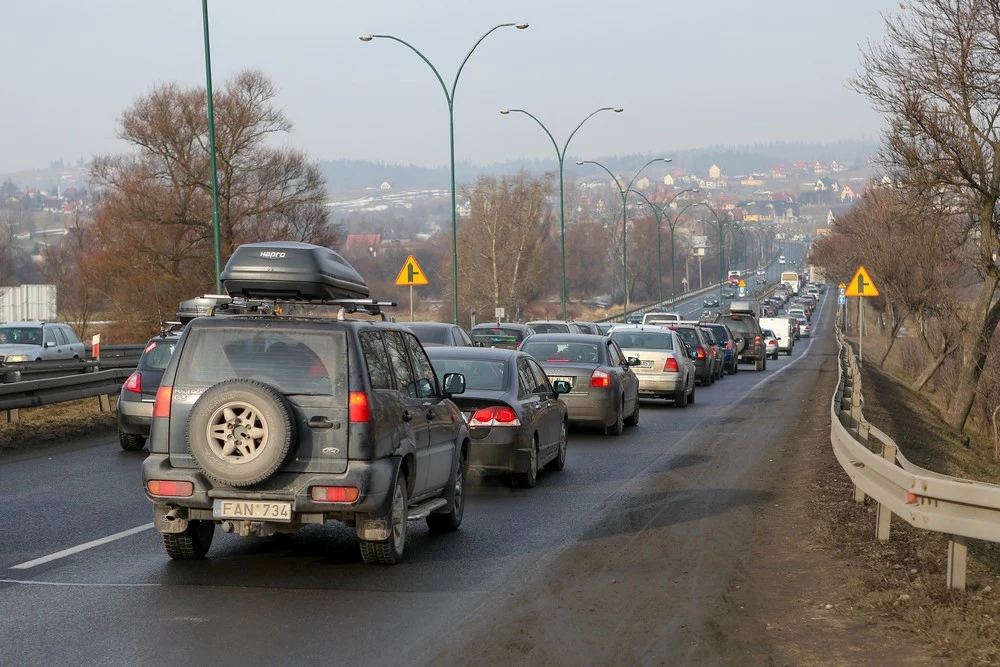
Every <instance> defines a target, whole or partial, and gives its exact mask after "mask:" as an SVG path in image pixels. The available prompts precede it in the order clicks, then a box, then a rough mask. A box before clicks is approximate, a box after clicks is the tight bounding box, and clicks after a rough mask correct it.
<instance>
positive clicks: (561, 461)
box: [545, 420, 569, 470]
mask: <svg viewBox="0 0 1000 667" xmlns="http://www.w3.org/2000/svg"><path fill="white" fill-rule="evenodd" d="M568 428H569V427H568V426H566V421H565V420H563V422H562V426H560V427H559V453H558V454H556V457H555V458H554V459H552V460H551V461H549V462H548V463H546V464H545V469H546V470H562V469H563V468H565V467H566V448H567V447H568V444H569V438H568V437H567V429H568Z"/></svg>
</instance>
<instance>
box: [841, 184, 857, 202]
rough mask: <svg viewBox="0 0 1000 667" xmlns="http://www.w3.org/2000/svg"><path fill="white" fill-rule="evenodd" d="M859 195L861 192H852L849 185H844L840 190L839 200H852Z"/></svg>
mask: <svg viewBox="0 0 1000 667" xmlns="http://www.w3.org/2000/svg"><path fill="white" fill-rule="evenodd" d="M860 196H861V194H860V193H856V192H854V190H853V189H852V188H851V186H850V185H845V186H844V187H843V189H841V191H840V201H842V202H845V201H854V200H855V199H857V198H858V197H860Z"/></svg>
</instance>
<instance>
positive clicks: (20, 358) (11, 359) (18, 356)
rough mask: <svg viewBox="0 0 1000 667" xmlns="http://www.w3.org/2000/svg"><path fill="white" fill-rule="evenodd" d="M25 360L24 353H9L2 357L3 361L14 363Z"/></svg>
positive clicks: (26, 356)
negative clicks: (4, 357)
mask: <svg viewBox="0 0 1000 667" xmlns="http://www.w3.org/2000/svg"><path fill="white" fill-rule="evenodd" d="M27 360H28V355H26V354H11V355H8V356H7V358H6V359H4V363H7V364H14V363H18V362H20V361H27Z"/></svg>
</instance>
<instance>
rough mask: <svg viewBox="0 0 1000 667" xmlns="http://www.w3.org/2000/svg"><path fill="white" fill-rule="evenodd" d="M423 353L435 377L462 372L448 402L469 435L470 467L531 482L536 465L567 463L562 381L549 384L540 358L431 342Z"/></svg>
mask: <svg viewBox="0 0 1000 667" xmlns="http://www.w3.org/2000/svg"><path fill="white" fill-rule="evenodd" d="M427 356H428V357H430V360H431V364H432V365H433V366H434V370H435V372H436V373H437V374H438V376H439V377H443V376H444V375H445V374H446V373H462V374H463V375H464V376H465V393H464V394H461V395H458V396H453V397H452V401H454V402H455V404H456V405H457V406H458V408H459V409H460V410H461V411H462V414H464V415H465V420H466V421H467V422H468V424H469V435H470V436H471V438H472V449H471V451H470V452H469V470H470V471H473V472H479V473H482V474H492V473H502V474H509V475H510V476H511V483H512V484H514V485H516V486H527V487H532V486H534V485H535V481H536V480H537V479H538V469H539V467H541V466H544V467H545V468H546V469H548V470H562V469H563V466H565V465H566V444H567V438H566V430H567V425H566V424H567V422H566V404H565V403H564V402H563V401H561V400H559V394H560V393H566V392H568V391H569V386H568V385H566V384H565V383H562V382H556V383H552V382H551V381H550V380H549V378H548V376H547V375H546V374H545V371H544V370H542V367H541V366H539V365H538V362H537V361H535V360H534V359H532V358H531V356H529V355H527V354H525V353H523V352H518V351H516V350H504V349H482V348H479V349H477V348H467V347H443V346H442V347H431V348H427Z"/></svg>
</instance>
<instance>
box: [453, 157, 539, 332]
mask: <svg viewBox="0 0 1000 667" xmlns="http://www.w3.org/2000/svg"><path fill="white" fill-rule="evenodd" d="M552 180H553V179H552V176H551V175H550V174H547V175H545V176H544V177H542V178H540V179H535V178H532V177H531V175H530V174H528V173H527V172H526V171H521V172H519V173H518V174H517V175H515V176H504V177H502V178H499V179H498V178H495V177H482V178H480V179H479V180H478V181H477V183H476V185H475V186H474V187H473V188H472V189H471V191H469V192H468V193H467V196H468V197H469V200H470V202H471V204H472V216H471V217H470V218H469V220H468V221H466V222H465V223H464V224H463V225H462V226H461V227H460V228H459V230H458V242H459V247H460V250H461V255H460V258H461V260H462V261H460V262H459V273H460V275H461V277H462V286H461V289H460V290H459V295H460V296H462V298H463V299H464V300H466V301H467V302H469V303H471V304H472V305H473V307H475V308H477V310H480V311H483V312H488V310H490V309H492V308H495V307H503V308H505V309H507V311H508V312H510V313H515V312H517V311H518V310H519V309H524V308H525V307H526V306H527V305H528V303H529V302H530V301H532V300H534V299H535V298H537V297H538V296H539V295H540V286H541V285H542V284H543V282H544V278H545V276H546V273H547V271H548V267H546V266H545V264H544V262H543V261H542V258H543V256H544V254H545V247H546V245H547V244H548V243H550V240H551V239H550V230H551V227H552V218H553V216H552V211H551V210H550V208H549V206H548V204H547V203H546V201H547V198H548V197H549V196H550V195H551V194H552V187H553V184H552ZM484 309H486V310H484Z"/></svg>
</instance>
